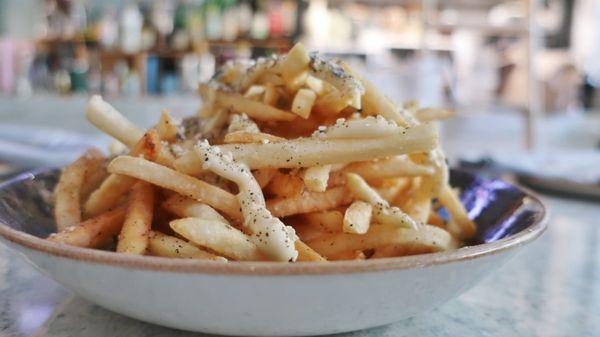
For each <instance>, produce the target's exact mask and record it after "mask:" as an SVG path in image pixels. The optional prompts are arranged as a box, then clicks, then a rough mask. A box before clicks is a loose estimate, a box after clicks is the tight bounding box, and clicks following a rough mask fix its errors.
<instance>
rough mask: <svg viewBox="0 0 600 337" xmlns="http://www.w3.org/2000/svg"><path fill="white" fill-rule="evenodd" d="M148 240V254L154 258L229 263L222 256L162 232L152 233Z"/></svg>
mask: <svg viewBox="0 0 600 337" xmlns="http://www.w3.org/2000/svg"><path fill="white" fill-rule="evenodd" d="M148 238H149V239H148V253H149V254H150V255H153V256H160V257H170V258H176V259H198V260H213V261H219V262H227V259H226V258H224V257H222V256H218V255H215V254H211V253H209V252H206V251H203V250H202V249H200V248H198V247H196V246H194V245H192V244H190V243H188V242H187V241H185V240H182V239H179V238H176V237H174V236H170V235H166V234H163V233H161V232H156V231H151V232H150V233H149V235H148Z"/></svg>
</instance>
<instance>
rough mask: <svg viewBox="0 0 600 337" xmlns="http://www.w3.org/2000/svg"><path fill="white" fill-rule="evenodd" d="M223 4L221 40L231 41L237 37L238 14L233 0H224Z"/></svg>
mask: <svg viewBox="0 0 600 337" xmlns="http://www.w3.org/2000/svg"><path fill="white" fill-rule="evenodd" d="M221 4H222V6H223V40H226V41H233V40H235V39H236V38H237V37H238V32H239V21H238V19H239V16H238V7H237V5H236V3H235V0H224V1H222V2H221Z"/></svg>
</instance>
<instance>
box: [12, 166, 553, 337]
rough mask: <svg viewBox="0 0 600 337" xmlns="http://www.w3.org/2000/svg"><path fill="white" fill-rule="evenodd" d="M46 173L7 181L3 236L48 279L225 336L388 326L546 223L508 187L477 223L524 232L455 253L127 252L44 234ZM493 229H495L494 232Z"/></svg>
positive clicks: (141, 315) (482, 269)
mask: <svg viewBox="0 0 600 337" xmlns="http://www.w3.org/2000/svg"><path fill="white" fill-rule="evenodd" d="M46 175H48V173H41V174H38V175H30V176H27V175H25V176H21V177H20V178H17V179H16V180H13V181H11V182H9V183H7V184H4V185H2V186H0V222H3V223H4V224H0V238H2V239H3V240H0V241H4V242H5V243H6V244H7V245H8V246H9V247H11V248H13V249H15V250H17V251H19V252H21V253H22V255H23V256H24V257H25V258H26V259H27V260H28V261H29V262H31V263H32V264H33V265H34V266H36V267H37V268H38V269H39V270H40V271H41V272H42V273H44V274H45V275H47V276H48V277H50V278H52V279H54V280H56V281H58V282H59V283H61V284H63V285H64V286H65V287H67V288H69V289H71V290H72V291H74V292H75V293H77V294H78V295H79V296H81V297H83V298H85V299H87V300H89V301H91V302H94V303H97V304H99V305H101V306H103V307H105V308H107V309H109V310H112V311H115V312H118V313H121V314H123V315H126V316H130V317H134V318H137V319H140V320H143V321H146V322H151V323H155V324H159V325H164V326H168V327H173V328H178V329H184V330H192V331H200V332H206V333H216V334H223V335H267V336H296V335H316V334H330V333H338V332H347V331H352V330H359V329H365V328H369V327H375V326H380V325H385V324H389V323H392V322H395V321H398V320H401V319H403V318H407V317H410V316H413V315H415V314H418V313H421V312H424V311H427V310H430V309H432V308H433V307H435V306H437V305H439V304H441V303H444V302H446V301H448V300H449V299H452V298H454V297H456V296H458V295H459V294H460V293H462V292H463V291H465V290H466V289H469V288H470V287H472V286H473V285H474V284H475V283H476V282H477V281H478V280H480V279H481V278H482V277H484V276H486V275H488V274H490V272H492V271H493V270H494V269H496V268H498V267H499V266H500V265H502V264H503V263H504V262H506V261H507V260H508V259H509V258H510V257H511V256H512V255H513V254H514V253H515V252H516V251H517V250H518V249H519V248H520V247H522V246H523V245H524V244H526V243H528V242H531V241H532V240H534V239H535V238H537V237H538V236H539V235H540V234H541V233H542V232H543V231H544V229H545V221H544V220H545V211H544V207H543V206H542V204H541V203H540V202H539V200H538V199H536V198H535V197H533V196H531V195H529V194H527V193H525V192H522V191H521V190H519V189H516V188H515V187H512V186H510V185H506V186H510V189H511V191H512V192H515V193H516V192H519V193H520V196H521V201H520V203H519V204H520V206H519V207H512V208H511V210H510V213H506V212H504V213H503V214H501V216H502V217H503V219H502V220H498V221H496V224H494V225H493V226H492V225H490V226H488V227H486V228H487V229H486V230H484V229H485V228H483V227H481V228H480V229H481V232H485V233H487V234H486V235H488V237H487V239H489V240H488V241H494V240H492V239H493V238H492V239H490V235H491V236H493V235H496V236H498V237H501V235H500V234H498V233H499V232H502V233H504V234H507V233H509V232H510V231H511V230H513V231H514V228H516V227H514V226H515V223H519V225H518V226H517V227H518V228H519V232H518V233H516V234H513V235H509V236H508V237H506V238H503V239H500V240H496V241H494V242H490V243H484V244H478V245H474V246H469V247H464V248H461V249H458V250H456V251H453V252H445V253H435V254H426V255H418V256H409V257H400V258H390V259H379V260H367V261H347V262H329V263H298V264H282V263H271V262H229V263H225V264H223V263H218V262H205V261H192V260H174V259H165V258H157V257H137V256H126V255H121V254H116V253H112V252H106V251H99V250H91V249H82V248H76V247H68V246H64V245H58V244H55V243H52V242H48V241H46V240H43V239H41V238H39V237H37V236H43V235H45V234H44V232H45V230H44V229H40V228H43V227H44V226H47V224H48V223H51V219H50V220H49V219H47V218H44V217H48V216H49V214H50V213H49V210H48V209H44V207H45V206H43V205H41V204H43V202H40V200H41V199H44V198H45V196H44V195H43V194H44V193H42V194H40V195H37V196H35V197H32V196H31V195H30V194H32V193H33V194H35V191H37V190H40V189H41V187H40V186H39V184H38V183H41V182H43V185H44V188H48V189H49V188H50V187H51V186H49V185H52V184H53V182H49V183H48V182H47V181H46V180H47V179H48V177H47V176H46ZM24 185H27V187H26V188H22V187H23V186H24ZM479 188H481V186H480V187H479ZM32 189H33V190H32ZM31 191H34V192H31ZM475 192H477V193H474V194H475V195H481V193H479V192H481V191H479V190H478V191H475ZM488 192H489V190H488ZM488 194H489V193H488ZM467 197H468V196H467ZM488 197H489V195H488ZM24 198H25V199H27V198H32V201H33V202H32V203H37V204H38V205H37V206H35V207H36V210H32V208H30V206H27V205H24V206H19V205H20V204H19V203H20V202H22V201H23V199H24ZM488 199H489V198H486V200H488ZM477 200H479V199H477ZM477 200H475V201H476V202H475V204H473V205H475V206H477ZM489 206H493V202H490V205H489ZM31 207H34V206H31ZM17 208H18V209H17ZM472 209H473V208H472ZM489 210H490V211H493V210H494V208H493V207H492V208H490V209H489ZM492 213H493V212H492ZM487 217H488V218H489V214H488V216H487ZM42 218H43V219H42ZM480 218H481V221H483V222H485V221H488V219H487V218H486V217H485V216H483V217H481V216H480ZM34 219H39V221H38V222H37V223H34V222H32V221H33V220H34ZM479 225H480V226H481V224H479ZM494 226H495V227H494ZM519 226H520V227H519ZM492 227H493V228H496V230H489V229H490V228H492ZM26 232H27V233H26ZM30 233H31V234H30ZM494 233H495V234H494ZM32 234H34V235H32ZM483 238H484V239H485V238H486V237H485V236H484V237H483Z"/></svg>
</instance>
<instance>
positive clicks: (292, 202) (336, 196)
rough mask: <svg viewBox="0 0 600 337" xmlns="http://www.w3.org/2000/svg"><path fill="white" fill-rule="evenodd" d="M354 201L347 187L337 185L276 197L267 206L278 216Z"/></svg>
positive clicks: (317, 210)
mask: <svg viewBox="0 0 600 337" xmlns="http://www.w3.org/2000/svg"><path fill="white" fill-rule="evenodd" d="M351 202H352V196H351V195H350V194H349V193H348V190H347V189H346V188H345V187H335V188H332V189H330V190H327V191H325V192H307V193H304V194H301V195H297V196H295V197H291V198H276V199H271V200H268V201H267V208H268V209H269V210H270V211H271V214H273V215H274V216H276V217H286V216H290V215H295V214H303V213H311V212H319V211H325V210H328V209H332V208H336V207H339V206H343V205H347V204H349V203H351Z"/></svg>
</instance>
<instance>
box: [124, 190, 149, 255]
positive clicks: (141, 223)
mask: <svg viewBox="0 0 600 337" xmlns="http://www.w3.org/2000/svg"><path fill="white" fill-rule="evenodd" d="M153 213H154V187H153V186H152V185H150V184H148V183H146V182H142V181H140V182H138V183H137V184H136V185H135V186H134V187H133V189H132V190H131V193H130V194H129V204H128V205H127V214H126V215H125V222H124V223H123V227H122V228H121V234H119V242H118V244H117V253H126V254H134V255H144V254H145V253H146V249H147V248H148V233H149V232H150V229H151V227H152V215H153Z"/></svg>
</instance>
